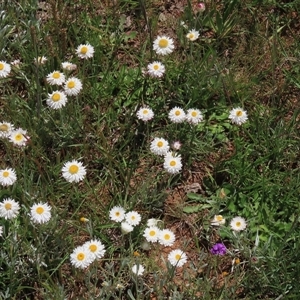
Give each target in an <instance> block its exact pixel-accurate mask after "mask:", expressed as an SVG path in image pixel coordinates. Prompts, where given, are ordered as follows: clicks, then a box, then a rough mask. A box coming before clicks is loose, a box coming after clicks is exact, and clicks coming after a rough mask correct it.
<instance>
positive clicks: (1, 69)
mask: <svg viewBox="0 0 300 300" xmlns="http://www.w3.org/2000/svg"><path fill="white" fill-rule="evenodd" d="M10 70H11V67H10V64H8V63H6V62H5V61H3V60H1V61H0V78H5V77H7V76H8V75H9V73H10Z"/></svg>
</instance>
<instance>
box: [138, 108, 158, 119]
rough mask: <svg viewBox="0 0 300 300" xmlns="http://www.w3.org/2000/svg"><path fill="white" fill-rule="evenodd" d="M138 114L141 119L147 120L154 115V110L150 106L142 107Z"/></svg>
mask: <svg viewBox="0 0 300 300" xmlns="http://www.w3.org/2000/svg"><path fill="white" fill-rule="evenodd" d="M136 116H137V118H138V119H139V120H142V121H144V122H147V121H149V120H151V119H152V118H153V117H154V112H153V110H152V109H151V108H149V107H142V108H140V109H139V110H138V111H137V113H136Z"/></svg>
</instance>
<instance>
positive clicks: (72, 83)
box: [67, 81, 75, 89]
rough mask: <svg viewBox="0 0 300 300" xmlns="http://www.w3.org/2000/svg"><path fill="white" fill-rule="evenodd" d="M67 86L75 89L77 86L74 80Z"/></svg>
mask: <svg viewBox="0 0 300 300" xmlns="http://www.w3.org/2000/svg"><path fill="white" fill-rule="evenodd" d="M67 87H68V88H69V89H73V88H74V87H75V82H74V81H69V82H68V84H67Z"/></svg>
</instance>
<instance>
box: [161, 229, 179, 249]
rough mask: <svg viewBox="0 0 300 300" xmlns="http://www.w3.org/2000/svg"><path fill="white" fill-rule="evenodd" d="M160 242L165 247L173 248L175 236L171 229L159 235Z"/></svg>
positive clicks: (162, 231)
mask: <svg viewBox="0 0 300 300" xmlns="http://www.w3.org/2000/svg"><path fill="white" fill-rule="evenodd" d="M158 242H159V243H160V244H161V245H163V246H172V245H173V244H174V242H175V234H174V233H173V232H172V231H171V230H169V229H163V230H161V231H160V232H159V234H158Z"/></svg>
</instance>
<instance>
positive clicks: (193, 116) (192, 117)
mask: <svg viewBox="0 0 300 300" xmlns="http://www.w3.org/2000/svg"><path fill="white" fill-rule="evenodd" d="M186 120H187V122H188V123H190V124H193V125H197V124H198V123H200V122H201V121H202V120H203V115H202V113H201V111H200V110H199V109H194V108H190V109H188V110H187V113H186Z"/></svg>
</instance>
